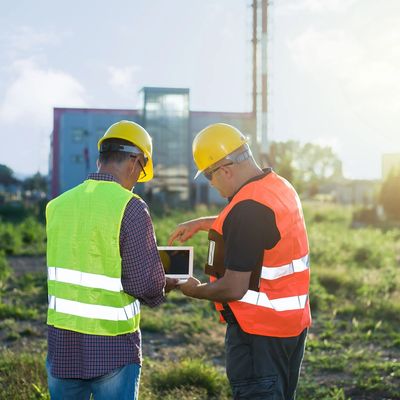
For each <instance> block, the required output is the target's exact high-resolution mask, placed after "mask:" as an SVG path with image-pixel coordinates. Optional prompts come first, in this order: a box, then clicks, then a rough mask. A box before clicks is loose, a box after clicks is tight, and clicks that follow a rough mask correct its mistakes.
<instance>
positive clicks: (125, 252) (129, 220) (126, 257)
mask: <svg viewBox="0 0 400 400" xmlns="http://www.w3.org/2000/svg"><path fill="white" fill-rule="evenodd" d="M120 252H121V258H122V278H121V281H122V287H123V289H124V292H126V293H128V294H130V295H131V296H134V297H136V298H137V299H139V300H140V302H141V303H144V304H146V305H148V306H149V307H156V306H158V305H160V304H162V303H163V302H164V301H165V295H164V287H165V274H164V269H163V266H162V263H161V260H160V256H159V254H158V250H157V243H156V238H155V234H154V229H153V223H152V221H151V217H150V214H149V211H148V208H147V205H146V203H145V202H144V201H143V200H141V199H138V198H136V197H134V198H132V199H131V200H130V202H129V203H128V205H127V207H126V209H125V213H124V216H123V219H122V223H121V232H120Z"/></svg>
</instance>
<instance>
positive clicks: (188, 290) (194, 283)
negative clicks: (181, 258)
mask: <svg viewBox="0 0 400 400" xmlns="http://www.w3.org/2000/svg"><path fill="white" fill-rule="evenodd" d="M200 285H201V282H200V281H199V280H198V279H196V278H193V277H192V276H191V277H190V278H189V279H188V280H187V282H185V283H182V284H181V285H179V287H180V289H181V291H182V293H183V294H184V295H185V296H189V297H197V298H198V296H196V292H198V289H197V288H198V286H200Z"/></svg>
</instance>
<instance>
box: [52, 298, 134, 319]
mask: <svg viewBox="0 0 400 400" xmlns="http://www.w3.org/2000/svg"><path fill="white" fill-rule="evenodd" d="M49 308H51V309H52V310H55V311H57V312H60V313H64V314H71V315H76V316H78V317H85V318H93V319H107V320H110V321H127V320H128V319H131V318H132V317H134V316H135V315H137V314H139V313H140V302H139V300H135V301H134V302H133V303H131V304H128V305H127V306H125V307H121V308H118V307H109V306H99V305H95V304H87V303H80V302H79V301H72V300H66V299H60V298H56V297H55V296H49Z"/></svg>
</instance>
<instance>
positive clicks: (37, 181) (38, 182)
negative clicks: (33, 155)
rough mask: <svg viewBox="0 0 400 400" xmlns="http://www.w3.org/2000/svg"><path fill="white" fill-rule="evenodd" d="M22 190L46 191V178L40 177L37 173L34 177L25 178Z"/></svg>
mask: <svg viewBox="0 0 400 400" xmlns="http://www.w3.org/2000/svg"><path fill="white" fill-rule="evenodd" d="M22 188H23V189H24V190H37V191H39V192H46V191H47V177H46V176H44V175H41V174H40V172H37V173H36V174H35V175H32V176H30V177H28V178H26V179H25V180H24V181H23V182H22Z"/></svg>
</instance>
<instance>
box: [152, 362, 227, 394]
mask: <svg viewBox="0 0 400 400" xmlns="http://www.w3.org/2000/svg"><path fill="white" fill-rule="evenodd" d="M151 384H152V387H154V388H155V389H156V390H157V391H158V392H170V391H171V390H174V389H177V388H184V387H196V388H203V389H205V390H206V392H207V396H208V398H215V399H222V398H223V397H224V396H226V395H227V393H228V392H229V385H228V382H227V380H226V378H225V376H224V375H223V374H222V373H220V372H218V370H217V369H216V368H215V367H213V366H212V365H210V364H207V363H205V362H204V361H203V360H200V359H193V360H190V359H187V360H183V361H180V362H179V363H170V364H165V363H164V364H163V369H159V370H156V371H154V372H153V374H152V376H151Z"/></svg>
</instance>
